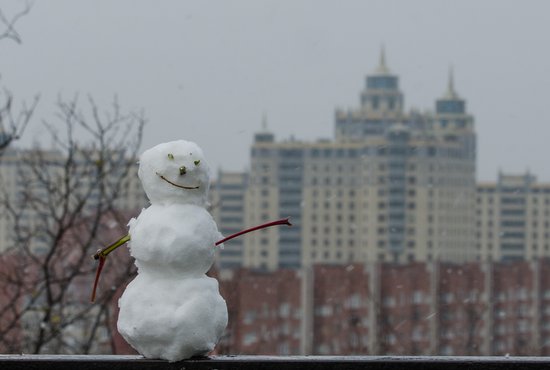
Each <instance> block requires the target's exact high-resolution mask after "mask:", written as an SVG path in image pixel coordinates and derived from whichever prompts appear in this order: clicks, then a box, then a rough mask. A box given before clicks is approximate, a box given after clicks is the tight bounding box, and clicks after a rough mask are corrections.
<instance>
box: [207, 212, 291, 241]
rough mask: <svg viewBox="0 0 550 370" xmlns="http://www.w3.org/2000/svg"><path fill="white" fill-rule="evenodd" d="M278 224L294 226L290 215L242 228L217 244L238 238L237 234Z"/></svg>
mask: <svg viewBox="0 0 550 370" xmlns="http://www.w3.org/2000/svg"><path fill="white" fill-rule="evenodd" d="M278 225H288V226H292V224H291V223H290V221H289V218H288V217H287V218H282V219H280V220H277V221H272V222H268V223H265V224H261V225H258V226H254V227H251V228H250V229H245V230H241V231H239V232H238V233H235V234H232V235H229V236H228V237H225V238H223V239H222V240H220V241H217V242H216V245H220V244H222V243H225V242H226V241H228V240H231V239H233V238H236V237H237V236H241V235H243V234H247V233H249V232H251V231H256V230H260V229H265V228H266V227H271V226H278Z"/></svg>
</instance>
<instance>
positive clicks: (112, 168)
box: [0, 148, 148, 254]
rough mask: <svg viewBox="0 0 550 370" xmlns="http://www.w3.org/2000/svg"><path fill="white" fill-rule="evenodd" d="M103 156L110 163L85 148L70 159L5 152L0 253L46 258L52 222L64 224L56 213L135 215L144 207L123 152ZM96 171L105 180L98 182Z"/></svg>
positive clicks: (0, 165) (53, 153)
mask: <svg viewBox="0 0 550 370" xmlns="http://www.w3.org/2000/svg"><path fill="white" fill-rule="evenodd" d="M102 155H108V156H109V159H108V160H100V159H99V154H98V153H97V152H94V151H91V150H90V151H88V150H86V149H82V150H80V151H79V152H76V153H72V156H71V157H70V158H69V157H68V156H67V155H65V154H64V153H62V152H60V151H57V150H41V149H17V148H7V149H6V150H4V151H3V152H2V156H1V157H0V189H1V190H2V192H1V195H0V197H1V198H0V199H1V200H0V208H1V209H2V212H0V253H1V252H4V251H6V250H8V249H10V248H12V247H17V248H21V247H22V246H23V245H26V246H27V247H30V248H31V249H32V251H33V252H35V253H38V254H41V253H45V252H46V251H47V250H48V248H49V246H51V245H52V243H53V240H52V238H53V237H54V234H52V233H48V231H51V230H54V229H55V223H56V222H57V223H63V220H62V218H63V217H61V216H60V215H61V214H64V217H65V218H70V217H73V218H76V217H78V218H82V219H85V218H86V217H89V215H90V214H94V213H96V214H97V212H99V213H101V212H107V211H113V212H133V213H136V211H138V210H140V209H141V208H143V207H145V206H147V204H148V201H147V199H146V196H145V192H144V191H143V189H142V187H141V182H140V180H139V178H138V176H137V171H138V166H137V165H133V163H135V159H134V158H127V157H126V156H125V153H124V151H120V152H109V153H106V152H104V153H102ZM102 166H103V168H102V169H101V170H99V168H100V167H102ZM100 171H103V174H107V175H106V176H105V177H103V176H102V175H101V174H100ZM59 189H61V190H59ZM98 210H100V211H98ZM119 221H120V222H123V221H124V222H125V221H126V220H119ZM17 238H19V240H17ZM22 239H24V242H23V240H22Z"/></svg>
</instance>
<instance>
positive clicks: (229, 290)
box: [218, 258, 550, 356]
mask: <svg viewBox="0 0 550 370" xmlns="http://www.w3.org/2000/svg"><path fill="white" fill-rule="evenodd" d="M549 271H550V260H549V259H546V258H545V259H540V260H538V261H531V262H526V261H504V262H489V261H485V262H465V263H449V262H412V263H404V264H401V263H399V264H394V263H379V262H374V263H372V264H350V265H347V266H342V265H315V266H313V267H310V268H304V269H301V270H295V269H286V270H278V271H274V272H259V271H257V270H256V271H254V270H250V269H240V270H232V271H225V272H220V274H219V275H218V278H219V280H220V289H221V292H222V294H223V295H224V297H225V299H226V301H227V304H228V309H229V323H230V325H229V327H228V332H227V334H226V336H225V337H224V339H223V340H222V342H221V343H220V347H219V349H218V353H220V354H234V353H239V354H266V355H269V354H271V355H277V354H278V355H283V354H285V355H288V354H291V355H292V354H295V355H298V354H300V355H367V354H369V355H445V356H451V355H453V356H459V355H470V356H487V355H496V356H504V355H506V354H510V355H531V356H533V355H547V354H548V353H550V325H548V324H547V322H549V320H550V310H549V309H548V308H547V306H548V304H547V303H549V302H550V278H549V277H548V276H550V274H549V273H548V272H549Z"/></svg>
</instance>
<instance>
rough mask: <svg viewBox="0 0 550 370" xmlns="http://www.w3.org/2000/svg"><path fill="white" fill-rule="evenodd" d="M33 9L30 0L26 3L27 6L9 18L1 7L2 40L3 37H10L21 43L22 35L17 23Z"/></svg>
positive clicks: (0, 30) (9, 38)
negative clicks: (16, 27)
mask: <svg viewBox="0 0 550 370" xmlns="http://www.w3.org/2000/svg"><path fill="white" fill-rule="evenodd" d="M30 10H31V4H30V3H29V2H26V3H25V7H24V8H23V9H22V10H21V11H19V12H18V13H16V14H15V15H13V16H12V17H11V18H8V17H7V16H6V15H5V14H4V12H3V11H2V9H0V41H1V40H2V39H8V40H12V41H15V42H16V43H18V44H20V43H21V42H22V41H21V36H20V35H19V33H18V32H17V30H16V29H15V24H16V23H17V22H18V21H19V20H20V19H21V18H22V17H23V16H25V15H27V14H28V13H29V12H30Z"/></svg>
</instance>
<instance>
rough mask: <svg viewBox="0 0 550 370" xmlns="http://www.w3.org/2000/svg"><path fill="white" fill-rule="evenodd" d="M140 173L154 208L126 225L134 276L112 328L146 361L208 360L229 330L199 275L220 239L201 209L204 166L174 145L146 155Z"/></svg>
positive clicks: (209, 282) (210, 286)
mask: <svg viewBox="0 0 550 370" xmlns="http://www.w3.org/2000/svg"><path fill="white" fill-rule="evenodd" d="M138 174H139V178H140V179H141V182H142V185H143V188H144V189H145V192H146V194H147V196H148V197H149V200H150V201H151V203H152V204H151V206H150V207H148V208H146V209H144V210H143V211H142V212H141V214H140V215H139V216H138V217H137V219H132V220H130V223H129V227H130V238H131V239H130V243H129V246H130V251H131V254H132V256H133V257H135V259H136V265H137V267H138V275H137V277H136V278H135V279H134V280H133V281H132V282H131V283H130V284H129V285H128V287H127V288H126V290H125V291H124V294H123V295H122V297H121V298H120V300H119V307H120V313H119V318H118V330H119V332H120V333H121V334H122V336H123V337H124V339H126V341H127V342H128V343H129V344H130V345H131V346H132V347H134V348H135V349H136V350H137V351H138V352H139V353H141V354H142V355H144V356H145V357H149V358H161V359H165V360H168V361H179V360H182V359H185V358H189V357H192V356H194V355H204V354H207V353H208V352H210V351H212V350H213V349H214V346H215V345H216V343H217V342H218V340H219V338H220V337H221V335H222V333H223V331H224V329H225V327H226V325H227V307H226V304H225V301H224V300H223V298H222V297H221V295H220V294H219V290H218V282H217V281H216V280H215V279H212V278H209V277H207V276H206V275H205V273H206V272H207V271H208V270H209V269H210V267H211V266H212V263H213V261H214V252H215V243H216V241H218V240H220V239H221V238H222V236H221V234H220V233H219V232H218V229H217V226H216V224H215V222H214V220H213V219H212V217H211V216H210V214H209V213H208V212H207V211H206V209H205V208H204V207H205V205H206V201H207V196H208V187H209V169H208V165H207V163H206V162H205V160H204V157H203V153H202V150H201V149H200V148H199V147H198V146H197V145H196V144H195V143H192V142H188V141H184V140H179V141H173V142H169V143H164V144H160V145H157V146H155V147H153V148H151V149H149V150H147V151H145V152H144V153H143V154H142V155H141V157H140V167H139V172H138Z"/></svg>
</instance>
